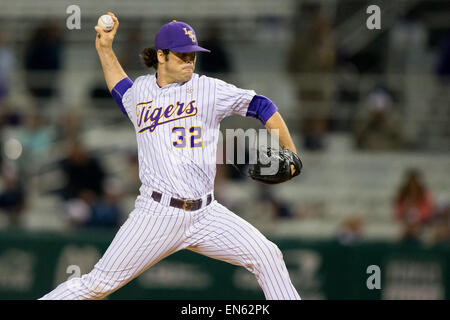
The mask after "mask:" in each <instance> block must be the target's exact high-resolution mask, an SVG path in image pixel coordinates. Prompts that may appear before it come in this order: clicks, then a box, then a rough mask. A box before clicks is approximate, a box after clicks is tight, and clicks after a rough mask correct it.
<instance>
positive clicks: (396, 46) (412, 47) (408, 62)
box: [385, 8, 428, 74]
mask: <svg viewBox="0 0 450 320" xmlns="http://www.w3.org/2000/svg"><path fill="white" fill-rule="evenodd" d="M421 16H422V12H421V10H420V9H419V8H414V9H413V10H410V11H409V12H407V13H406V14H405V15H404V16H403V17H400V18H399V19H397V20H396V21H395V23H394V25H393V26H392V29H391V30H390V32H389V34H388V36H389V43H388V44H387V47H388V49H389V50H388V59H387V63H386V68H385V69H387V70H386V71H387V72H388V73H398V74H408V73H416V72H426V71H427V70H425V69H423V67H424V63H423V61H424V59H425V58H426V55H427V42H428V30H427V25H426V23H424V22H423V21H422V20H423V19H422V17H421Z"/></svg>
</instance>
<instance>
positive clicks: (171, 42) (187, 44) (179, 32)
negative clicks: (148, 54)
mask: <svg viewBox="0 0 450 320" xmlns="http://www.w3.org/2000/svg"><path fill="white" fill-rule="evenodd" d="M155 49H156V50H164V49H169V50H172V51H175V52H198V51H201V52H211V51H210V50H208V49H205V48H202V47H200V46H199V45H198V42H197V37H196V35H195V31H194V29H192V27H191V26H190V25H188V24H187V23H184V22H181V21H176V20H173V21H172V22H169V23H166V24H165V25H163V26H162V27H161V28H160V29H159V31H158V33H157V34H156V37H155Z"/></svg>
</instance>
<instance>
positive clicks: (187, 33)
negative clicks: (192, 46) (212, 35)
mask: <svg viewBox="0 0 450 320" xmlns="http://www.w3.org/2000/svg"><path fill="white" fill-rule="evenodd" d="M183 30H184V34H185V35H187V36H188V37H189V38H191V40H192V42H193V43H195V36H194V33H193V32H192V30H188V29H187V28H183Z"/></svg>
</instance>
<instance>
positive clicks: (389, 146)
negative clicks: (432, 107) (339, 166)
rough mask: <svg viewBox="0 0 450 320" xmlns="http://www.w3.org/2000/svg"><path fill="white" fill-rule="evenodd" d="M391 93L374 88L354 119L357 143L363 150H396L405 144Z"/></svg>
mask: <svg viewBox="0 0 450 320" xmlns="http://www.w3.org/2000/svg"><path fill="white" fill-rule="evenodd" d="M392 104H393V101H392V97H391V95H390V93H389V92H388V91H387V90H386V89H385V88H383V87H382V86H377V87H376V88H374V89H373V90H372V91H371V92H370V94H369V96H368V98H367V100H366V102H365V106H364V108H363V109H362V111H361V113H360V114H358V115H357V116H356V117H355V119H354V121H355V124H354V137H355V144H356V147H357V148H358V149H363V150H396V149H400V148H402V147H403V146H404V139H403V134H402V122H401V119H400V117H399V115H398V114H397V113H396V112H395V111H394V109H393V107H392Z"/></svg>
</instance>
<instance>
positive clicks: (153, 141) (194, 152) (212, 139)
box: [122, 73, 255, 199]
mask: <svg viewBox="0 0 450 320" xmlns="http://www.w3.org/2000/svg"><path fill="white" fill-rule="evenodd" d="M254 96H255V92H254V91H253V90H244V89H240V88H237V87H236V86H234V85H231V84H228V83H226V82H224V81H222V80H219V79H215V78H210V77H207V76H199V75H198V74H196V73H194V74H193V76H192V78H191V79H190V80H189V81H187V82H184V83H172V84H169V85H167V86H164V87H160V86H159V85H158V84H157V82H156V76H155V75H145V76H141V77H138V78H137V79H136V80H135V81H134V83H133V85H132V86H131V88H129V89H128V90H127V91H126V92H125V94H124V95H123V99H122V103H123V106H124V108H125V111H126V113H127V115H128V117H129V119H130V120H131V121H132V123H133V125H134V127H135V130H136V137H137V144H138V156H139V177H140V180H141V183H142V187H141V189H140V192H141V195H143V196H145V197H149V196H150V195H151V192H152V191H153V190H157V191H160V192H162V193H165V194H167V195H170V196H173V197H178V198H186V199H198V198H201V197H202V196H204V195H206V194H208V193H211V192H212V191H213V186H214V177H215V173H216V151H217V141H218V137H219V126H220V121H221V120H222V119H223V118H225V117H227V116H230V115H232V114H239V115H242V116H245V115H246V112H247V109H248V106H249V104H250V102H251V100H252V99H253V97H254Z"/></svg>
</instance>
